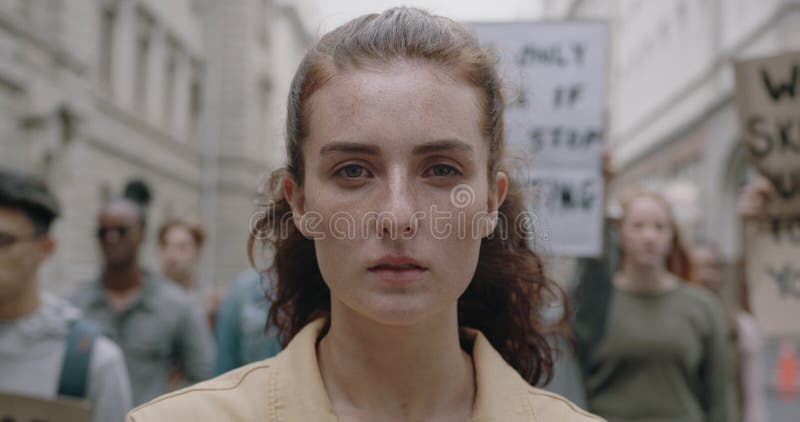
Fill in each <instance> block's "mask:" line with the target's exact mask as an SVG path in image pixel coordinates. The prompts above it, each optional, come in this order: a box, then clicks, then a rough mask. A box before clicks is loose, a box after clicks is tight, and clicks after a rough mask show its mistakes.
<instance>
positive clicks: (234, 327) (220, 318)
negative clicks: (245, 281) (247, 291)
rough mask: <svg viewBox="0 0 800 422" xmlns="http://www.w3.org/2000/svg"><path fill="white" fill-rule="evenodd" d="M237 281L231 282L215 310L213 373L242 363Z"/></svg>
mask: <svg viewBox="0 0 800 422" xmlns="http://www.w3.org/2000/svg"><path fill="white" fill-rule="evenodd" d="M239 287H240V286H239V283H233V284H232V286H231V289H230V290H229V291H228V294H227V295H225V299H223V301H222V304H221V305H220V307H219V309H218V310H217V323H216V327H215V335H216V340H217V358H216V362H215V363H214V374H215V375H220V374H223V373H225V372H228V371H230V370H232V369H235V368H238V367H239V366H241V365H242V362H240V356H241V350H240V344H241V338H240V337H241V333H240V330H239V325H240V322H239V319H240V312H239V311H240V309H241V303H240V300H239V297H240V296H241V295H240V290H241V289H240V288H239Z"/></svg>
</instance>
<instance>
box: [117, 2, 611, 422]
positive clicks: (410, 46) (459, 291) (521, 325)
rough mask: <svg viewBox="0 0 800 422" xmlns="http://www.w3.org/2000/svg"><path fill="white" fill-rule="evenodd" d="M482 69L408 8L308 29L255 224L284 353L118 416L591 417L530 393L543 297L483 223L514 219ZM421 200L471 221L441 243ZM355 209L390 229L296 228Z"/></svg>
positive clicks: (488, 70)
mask: <svg viewBox="0 0 800 422" xmlns="http://www.w3.org/2000/svg"><path fill="white" fill-rule="evenodd" d="M495 63H496V58H495V57H494V56H493V55H492V54H491V53H490V52H489V51H487V50H485V49H483V48H482V47H481V46H480V44H479V42H478V40H477V39H476V38H475V37H473V36H472V35H470V34H469V32H468V31H467V29H466V28H465V27H464V26H462V25H460V24H458V23H456V22H454V21H451V20H449V19H446V18H442V17H438V16H432V15H430V14H428V13H426V12H423V11H421V10H418V9H411V8H394V9H390V10H387V11H385V12H383V13H381V14H372V15H365V16H362V17H359V18H356V19H354V20H352V21H350V22H348V23H346V24H344V25H343V26H342V27H339V28H338V29H335V30H333V31H331V32H329V33H328V34H326V35H324V36H323V37H322V39H321V40H320V41H319V42H318V43H317V44H316V45H315V46H314V47H312V48H311V50H310V51H309V53H308V54H307V55H306V56H305V58H304V60H303V61H302V64H301V65H300V68H299V69H298V71H297V73H296V75H295V77H294V79H293V83H292V87H291V88H290V97H289V102H288V104H289V109H288V118H287V121H288V122H289V128H288V136H287V147H288V150H289V154H288V160H289V162H288V163H287V166H286V168H283V169H281V170H279V171H277V172H276V173H275V174H274V177H273V178H272V179H271V185H270V189H269V190H268V192H270V193H271V194H272V195H271V196H272V198H271V199H273V200H272V201H270V202H269V204H270V205H268V206H269V207H274V208H270V209H268V210H266V211H267V212H265V213H264V215H263V216H264V218H263V219H261V220H260V221H259V224H258V229H259V230H258V232H259V234H263V233H271V236H266V235H265V236H264V237H266V241H267V242H266V245H264V246H267V247H272V248H274V249H273V250H274V252H275V259H274V263H275V265H274V269H275V273H276V274H277V276H276V278H275V279H274V280H273V281H274V283H275V284H276V286H275V288H274V290H275V298H274V301H273V303H272V307H271V309H270V316H271V321H272V322H274V323H275V324H276V325H277V327H278V330H279V334H280V336H281V339H282V340H283V341H284V342H288V345H287V346H286V347H285V348H284V350H283V351H281V353H280V354H278V355H277V356H276V357H274V358H271V359H267V360H264V361H261V362H258V363H254V364H250V365H247V366H244V367H242V368H239V369H238V370H234V371H231V372H228V373H226V374H225V375H222V376H220V377H218V378H216V379H214V380H212V381H209V382H206V383H202V384H200V385H198V386H195V387H191V388H189V389H187V390H183V391H181V392H180V393H173V394H171V395H168V396H166V397H162V398H160V399H159V400H156V401H153V402H150V403H149V404H147V405H145V406H142V407H139V408H138V409H136V410H134V411H133V412H131V414H129V416H128V418H129V420H130V421H134V420H135V421H136V422H147V421H160V420H186V419H194V420H201V419H202V420H209V421H216V420H222V419H226V420H286V421H295V420H296V421H320V420H327V421H334V420H339V419H341V420H381V421H382V420H437V421H465V420H487V421H488V420H493V421H503V422H515V421H533V420H540V421H570V422H584V421H599V420H600V419H599V418H597V417H595V416H592V415H590V414H588V413H586V412H584V411H582V410H580V409H578V408H577V407H576V406H574V405H573V404H572V403H570V402H569V401H568V400H566V399H564V398H563V397H560V396H558V395H555V394H552V393H549V392H545V391H543V390H540V389H537V388H535V387H533V385H535V384H537V383H538V382H539V381H546V380H547V379H548V378H549V375H550V373H551V370H552V364H553V350H552V349H551V348H550V344H549V343H548V337H547V334H548V333H547V327H546V326H545V325H546V322H545V321H544V320H543V318H542V313H543V312H542V311H543V308H544V307H545V306H547V305H548V304H549V302H550V301H549V298H550V296H549V295H547V294H545V293H546V292H552V291H555V290H557V286H556V285H555V284H554V283H553V282H552V281H550V280H549V279H547V278H546V277H545V276H544V273H543V270H542V261H541V259H540V257H539V256H537V255H536V254H535V253H534V252H533V251H532V250H531V249H530V248H529V243H528V242H527V240H526V239H530V237H529V236H530V235H531V233H530V231H529V229H528V228H527V226H526V227H520V228H518V230H508V231H507V234H508V236H500V234H499V231H498V232H495V229H497V228H498V226H499V223H498V221H499V218H491V217H492V216H493V215H494V216H495V217H496V216H497V214H495V213H500V214H503V215H504V217H505V218H507V219H508V220H510V221H517V220H515V219H517V218H520V217H522V216H524V209H523V204H524V201H523V198H522V197H521V196H520V194H519V192H518V191H517V190H516V189H515V186H514V183H513V182H512V181H510V180H509V178H508V177H507V174H506V172H505V171H503V170H502V163H503V159H504V157H503V156H502V151H503V134H502V127H503V126H502V125H503V123H502V122H503V106H504V101H503V98H502V91H501V84H500V79H499V77H498V74H497V70H496V68H495ZM454 193H457V194H460V193H465V194H466V196H468V197H469V198H466V199H468V201H466V202H464V201H462V200H458V201H457V200H456V199H454V198H455V195H454ZM506 193H509V194H508V195H506ZM462 199H463V198H462ZM437 207H439V208H441V209H444V210H447V211H448V212H449V213H451V215H453V214H456V212H458V213H460V215H461V216H462V217H465V219H466V221H471V222H474V221H475V220H473V218H474V217H476V216H484V215H485V216H486V217H488V218H484V219H482V220H481V219H478V221H479V224H476V225H468V226H467V227H462V228H463V229H464V232H463V233H464V234H463V235H460V233H457V231H456V230H452V231H449V232H446V233H444V234H443V233H441V230H442V229H443V228H442V227H436V228H434V227H433V226H434V225H436V224H438V223H441V222H442V221H441V219H439V220H435V221H437V222H433V221H434V220H433V217H432V216H430V218H420V217H419V213H423V214H424V213H425V212H427V211H429V210H431V209H435V208H437ZM373 212H376V213H378V212H386V213H388V214H389V215H390V216H391V217H389V218H383V219H381V221H375V224H368V223H369V221H368V220H367V221H364V224H363V225H359V224H355V225H354V226H353V228H354V229H355V230H356V233H353V235H352V236H349V235H345V236H342V235H341V234H342V233H341V232H338V233H337V232H336V228H334V227H333V226H332V225H328V224H320V225H317V224H315V223H312V222H310V221H308V220H306V219H304V217H308V218H309V219H312V220H315V221H316V222H318V223H319V222H320V221H319V220H317V218H316V217H317V216H319V217H321V219H322V222H323V223H330V222H331V221H332V220H333V219H334V218H336V217H337V216H338V217H344V218H345V219H346V218H347V217H348V216H352V217H355V216H358V217H361V216H366V215H371V214H372V213H373ZM348 213H349V214H348ZM384 215H385V214H384ZM291 216H294V219H293V220H291V221H292V222H293V224H288V225H286V224H285V222H287V221H289V220H288V217H291ZM437 217H440V215H437ZM456 218H458V217H453V219H450V220H447V222H448V224H453V223H454V220H455V219H456ZM520 219H521V218H520ZM451 227H452V226H451ZM262 229H263V230H262ZM317 229H319V230H321V233H320V232H317V231H316V230H317ZM317 233H319V235H317ZM492 234H496V236H492ZM254 236H255V235H254ZM250 251H251V257H252V256H253V253H254V252H253V249H252V248H251V249H250Z"/></svg>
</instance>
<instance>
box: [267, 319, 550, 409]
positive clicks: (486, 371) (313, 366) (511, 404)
mask: <svg viewBox="0 0 800 422" xmlns="http://www.w3.org/2000/svg"><path fill="white" fill-rule="evenodd" d="M324 327H325V320H324V319H317V320H315V321H313V322H311V323H309V324H308V325H306V326H305V327H304V328H303V329H302V330H301V331H300V332H299V333H297V335H296V336H295V337H294V338H293V339H292V341H291V342H290V343H289V345H288V346H287V347H286V350H284V352H283V353H281V354H279V355H278V356H277V357H276V358H275V365H276V366H277V367H278V368H276V369H278V370H277V371H276V372H277V374H278V377H279V379H277V380H276V381H277V383H278V386H280V387H279V388H276V389H274V390H273V391H275V392H276V393H278V394H279V397H278V400H277V406H278V409H277V410H278V412H280V413H284V412H285V414H286V415H287V417H288V416H291V417H293V418H295V419H296V420H315V421H337V418H336V415H335V413H334V411H333V405H332V404H331V401H330V398H329V397H328V393H327V392H326V390H325V385H324V383H323V381H322V376H321V375H320V371H319V366H318V363H317V353H316V344H317V339H318V338H319V336H320V333H321V332H322V330H323V329H324ZM463 331H464V334H465V339H466V340H467V341H468V342H470V343H471V344H472V361H473V365H474V367H475V383H476V387H477V388H476V396H475V403H474V406H473V410H472V420H473V421H508V420H519V419H525V420H531V419H533V417H534V415H533V409H531V408H530V405H529V404H528V403H529V401H528V400H527V399H526V398H527V395H528V391H529V390H530V389H531V386H530V385H529V384H528V383H527V382H525V380H523V379H522V377H520V376H519V374H517V372H516V371H515V370H514V369H513V368H511V366H509V365H508V364H507V363H506V362H505V360H503V358H502V357H501V356H500V354H499V353H497V351H496V350H494V348H493V347H492V345H491V344H490V343H489V341H488V340H487V339H486V337H485V336H484V335H483V334H482V333H481V332H479V331H477V330H473V329H470V328H464V329H463Z"/></svg>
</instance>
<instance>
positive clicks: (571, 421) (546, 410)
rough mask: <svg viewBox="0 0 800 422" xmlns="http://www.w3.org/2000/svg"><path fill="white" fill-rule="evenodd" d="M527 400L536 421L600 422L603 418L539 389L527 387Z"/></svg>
mask: <svg viewBox="0 0 800 422" xmlns="http://www.w3.org/2000/svg"><path fill="white" fill-rule="evenodd" d="M527 400H528V403H529V405H530V408H531V409H533V412H534V414H535V415H536V418H537V419H536V420H542V421H563V422H602V421H604V419H603V418H601V417H599V416H596V415H593V414H591V413H589V412H587V411H585V410H583V409H581V408H580V407H578V406H577V405H575V404H574V403H572V402H571V401H569V400H568V399H566V398H564V397H562V396H560V395H558V394H555V393H552V392H549V391H546V390H542V389H540V388H535V387H528V388H527Z"/></svg>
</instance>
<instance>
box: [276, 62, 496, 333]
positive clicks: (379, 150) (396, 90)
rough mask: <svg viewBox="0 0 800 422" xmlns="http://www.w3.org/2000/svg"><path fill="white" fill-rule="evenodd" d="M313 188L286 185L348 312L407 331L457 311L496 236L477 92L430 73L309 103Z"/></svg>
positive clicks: (351, 83)
mask: <svg viewBox="0 0 800 422" xmlns="http://www.w3.org/2000/svg"><path fill="white" fill-rule="evenodd" d="M310 110H311V112H310V116H309V122H308V127H309V136H308V139H307V140H306V142H305V144H304V145H303V155H304V157H305V180H304V183H303V186H300V187H298V186H297V185H295V184H294V182H293V181H291V180H287V181H286V182H285V184H284V189H285V192H286V196H287V199H288V200H289V202H290V204H292V209H293V211H294V219H295V223H296V224H298V226H300V227H301V230H302V231H303V233H304V234H305V235H306V236H308V237H312V238H314V239H315V241H314V244H315V249H316V255H317V260H318V263H319V267H320V271H321V272H322V276H323V278H324V279H325V282H326V283H327V284H328V287H329V288H330V290H331V297H332V300H333V302H334V303H333V304H332V305H333V307H334V311H335V310H336V309H337V308H339V309H342V310H344V311H346V312H354V313H357V314H359V315H361V316H364V317H367V318H370V319H372V320H374V321H376V322H379V323H384V324H393V325H406V324H413V323H416V322H420V321H422V320H424V319H425V318H428V317H431V316H433V315H436V314H441V313H442V312H447V311H453V312H454V311H455V309H456V304H457V300H458V297H459V296H460V295H461V294H462V293H463V292H464V290H465V289H466V288H467V285H468V284H469V282H470V280H471V278H472V276H473V274H474V272H475V268H476V265H477V262H478V254H479V251H480V244H481V238H482V237H485V236H487V235H488V234H489V233H491V231H492V230H493V228H494V220H493V219H491V213H493V212H495V211H496V210H497V208H498V204H499V203H500V202H502V198H503V197H504V195H505V190H506V183H507V180H506V177H505V175H504V174H502V173H498V177H497V178H496V179H497V180H496V181H495V182H494V186H491V187H490V185H489V178H488V173H487V168H488V160H489V152H488V144H487V141H485V140H484V138H483V136H482V133H481V128H480V123H481V121H482V114H481V108H480V97H479V92H478V91H477V90H476V89H475V88H473V87H472V86H470V85H468V84H467V83H466V82H462V81H460V80H456V79H454V78H453V77H452V76H450V74H448V73H447V72H446V71H445V70H443V69H442V68H440V67H437V66H435V65H431V64H420V63H407V62H398V63H395V64H392V65H391V66H388V67H387V68H380V69H369V70H357V71H349V72H343V74H341V75H337V76H336V77H334V78H333V79H332V80H331V81H329V82H327V83H326V84H325V85H324V86H323V87H322V88H321V89H320V90H319V91H317V92H316V93H315V94H313V96H312V97H311V99H310Z"/></svg>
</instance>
